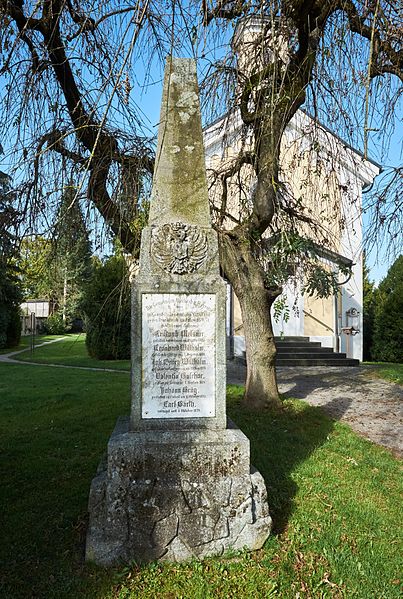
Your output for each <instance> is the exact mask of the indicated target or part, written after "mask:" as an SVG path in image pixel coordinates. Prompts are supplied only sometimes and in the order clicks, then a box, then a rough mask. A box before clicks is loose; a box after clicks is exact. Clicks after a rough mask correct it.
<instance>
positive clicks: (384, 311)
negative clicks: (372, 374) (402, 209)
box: [371, 255, 403, 363]
mask: <svg viewBox="0 0 403 599" xmlns="http://www.w3.org/2000/svg"><path fill="white" fill-rule="evenodd" d="M371 354H372V358H373V359H374V360H377V361H380V362H399V363H401V362H403V255H401V256H399V258H397V260H396V261H395V262H394V263H393V264H392V266H391V267H390V269H389V270H388V274H387V275H386V277H385V278H384V279H383V280H382V281H381V282H380V284H379V288H378V291H377V295H376V304H375V319H374V335H373V345H372V349H371Z"/></svg>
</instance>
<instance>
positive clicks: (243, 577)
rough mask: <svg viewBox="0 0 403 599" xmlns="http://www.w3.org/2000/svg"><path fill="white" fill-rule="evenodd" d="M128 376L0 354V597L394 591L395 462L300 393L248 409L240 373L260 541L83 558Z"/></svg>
mask: <svg viewBox="0 0 403 599" xmlns="http://www.w3.org/2000/svg"><path fill="white" fill-rule="evenodd" d="M49 347H52V348H54V349H56V347H59V344H54V345H52V346H49ZM52 351H53V350H52ZM129 385H130V383H129V377H122V376H121V374H119V373H116V374H115V373H106V372H91V371H80V370H64V369H56V368H49V367H46V366H43V367H42V366H38V367H35V366H30V365H28V364H23V363H21V365H19V364H18V365H16V364H1V363H0V437H1V447H0V451H1V455H2V461H1V467H0V468H1V481H2V483H1V486H0V494H1V496H2V502H1V505H2V510H1V519H2V521H3V522H2V524H1V531H2V534H1V541H2V542H1V544H0V558H1V564H2V565H1V569H2V572H1V576H0V580H2V583H0V596H1V597H2V599H3V598H4V599H11V598H12V599H19V598H21V599H22V598H24V599H27V598H31V597H32V598H33V597H35V598H41V599H64V598H71V599H129V598H130V599H138V598H140V599H143V598H161V599H162V598H164V599H176V598H180V597H182V598H186V599H187V598H189V599H193V598H196V599H197V598H200V599H204V598H209V597H211V598H212V597H214V598H222V599H226V598H228V597H233V598H236V599H238V598H240V599H243V598H245V599H249V598H255V597H256V598H259V599H260V597H267V598H270V597H280V598H285V599H288V598H290V599H291V598H292V599H295V597H297V596H299V597H300V598H301V599H302V598H310V597H312V598H323V599H325V598H333V597H343V598H346V599H350V598H361V599H369V598H372V597H374V598H376V599H382V598H384V599H393V598H395V597H396V598H397V597H401V591H402V589H401V588H399V577H400V566H401V561H400V556H401V553H402V542H401V524H400V523H401V503H400V502H401V499H400V494H401V491H402V481H401V478H400V469H399V467H400V462H399V461H398V460H396V459H394V458H393V456H392V455H391V454H390V453H389V452H388V451H386V450H385V449H382V448H380V447H377V446H375V445H373V444H371V443H370V442H367V441H365V440H364V439H362V438H361V437H358V436H357V435H355V434H354V433H353V432H352V431H351V430H350V429H349V428H348V427H347V426H345V425H343V424H340V423H334V422H333V421H331V420H329V419H328V418H327V417H326V416H324V414H323V413H322V412H321V410H320V409H319V408H314V407H310V406H308V405H307V404H306V403H304V402H298V401H292V400H287V401H286V402H285V410H284V413H280V414H275V415H274V414H271V413H264V414H260V415H256V414H251V413H248V412H247V411H245V410H244V409H243V408H242V407H241V405H240V397H241V394H242V389H241V388H239V387H235V386H231V387H229V389H228V412H229V414H230V416H231V418H232V419H233V420H235V422H237V424H238V425H239V426H240V427H241V428H242V430H243V431H244V432H245V433H246V434H247V435H248V436H249V438H250V440H251V452H252V463H253V464H254V465H255V466H256V467H257V468H258V469H259V470H260V471H261V473H262V474H263V476H264V478H265V480H266V484H267V488H268V494H269V503H270V507H271V513H272V517H273V520H274V523H275V530H274V533H273V534H272V536H271V537H270V538H269V540H268V542H267V543H266V545H265V547H264V549H262V550H260V551H258V552H255V553H251V554H247V553H242V552H238V553H236V554H229V555H227V556H225V557H222V558H211V559H207V560H205V561H203V562H196V561H193V562H190V563H187V564H182V565H178V564H167V565H161V564H151V565H149V566H143V567H138V566H136V565H135V564H132V565H129V566H126V567H121V568H114V569H112V570H105V569H103V568H98V567H96V566H93V565H87V564H85V563H84V561H83V548H84V540H85V528H86V509H87V499H88V492H89V487H90V483H91V479H92V477H93V476H94V473H95V470H96V466H97V463H98V460H99V458H100V457H101V455H102V453H103V452H104V450H105V448H106V443H107V440H108V437H109V434H110V432H111V429H112V428H113V426H114V423H115V419H116V417H117V416H118V415H120V414H125V413H128V411H129V402H130V400H129V395H130V388H129ZM298 594H299V595H298Z"/></svg>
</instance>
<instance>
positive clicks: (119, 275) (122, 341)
mask: <svg viewBox="0 0 403 599" xmlns="http://www.w3.org/2000/svg"><path fill="white" fill-rule="evenodd" d="M83 311H84V314H85V326H86V332H87V337H86V343H87V349H88V353H89V354H90V356H91V357H93V358H98V359H101V360H119V359H125V358H129V357H130V285H129V277H128V269H127V266H126V263H125V260H124V258H123V257H122V256H112V257H111V258H109V259H108V260H107V261H106V262H105V263H104V264H101V265H99V266H98V267H96V268H95V271H94V273H93V276H92V279H91V282H90V283H89V285H88V286H87V287H86V290H85V294H84V298H83Z"/></svg>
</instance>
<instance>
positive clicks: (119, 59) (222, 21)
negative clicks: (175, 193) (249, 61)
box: [0, 0, 403, 407]
mask: <svg viewBox="0 0 403 599" xmlns="http://www.w3.org/2000/svg"><path fill="white" fill-rule="evenodd" d="M0 10H1V17H2V20H3V27H2V31H1V34H0V35H1V42H2V43H1V51H2V54H3V58H4V67H3V69H2V73H3V76H4V77H6V79H7V83H6V86H5V96H4V98H3V107H4V109H3V116H2V119H3V120H2V124H3V129H4V131H5V132H6V133H8V134H9V136H10V138H12V137H13V136H14V139H15V140H16V152H17V154H19V155H20V156H22V158H23V160H25V165H26V175H27V176H26V184H25V185H24V186H23V191H24V192H25V196H24V197H25V198H28V199H29V202H28V203H29V205H30V206H31V215H32V216H35V215H37V214H40V213H43V212H44V211H46V209H48V207H49V205H50V204H51V200H52V197H54V196H55V189H54V188H53V189H49V185H48V181H49V178H51V180H52V181H55V182H56V181H57V176H56V174H57V173H58V172H63V169H61V168H60V166H61V162H66V161H68V162H71V163H72V164H73V165H74V168H75V171H76V173H77V176H78V178H77V180H80V181H81V185H82V186H83V187H85V188H86V189H87V195H88V199H89V201H90V202H91V203H92V204H93V205H94V206H95V207H96V208H97V209H98V210H99V212H100V214H101V215H102V216H103V217H104V218H105V220H106V222H107V223H108V224H109V226H110V227H111V230H112V231H113V232H114V234H115V235H116V236H118V237H119V239H120V241H121V243H122V245H123V247H125V248H126V250H127V251H129V252H132V253H133V254H136V252H137V248H138V238H139V236H138V231H137V229H135V228H133V227H132V224H131V222H130V221H128V220H127V219H126V218H125V215H124V213H123V212H122V207H121V205H120V203H119V194H117V193H115V192H114V189H115V188H116V181H119V179H121V178H122V173H123V172H124V170H125V168H129V170H130V172H131V174H132V175H133V174H135V176H136V177H137V178H140V177H143V176H144V175H146V174H147V173H150V172H151V171H152V157H151V152H150V149H149V144H148V143H147V142H146V140H145V134H146V131H145V129H144V128H143V127H142V126H141V111H140V109H139V108H138V104H137V102H138V101H139V96H138V95H136V97H133V93H132V87H133V85H135V81H136V77H141V73H142V71H143V70H144V69H143V66H142V65H143V64H152V63H153V60H154V59H157V60H158V59H160V58H161V56H163V55H164V54H167V53H168V54H169V53H171V52H173V51H175V49H176V48H178V47H180V48H181V49H180V50H179V51H180V53H181V54H184V53H186V52H188V53H191V55H193V54H197V53H199V54H200V55H205V56H206V62H207V64H209V63H211V64H209V69H208V73H207V74H208V77H207V79H206V83H205V85H204V86H203V89H205V90H207V91H208V90H210V91H211V93H212V96H213V98H214V100H221V99H222V98H226V102H221V101H218V103H216V104H214V105H213V109H214V108H216V109H217V110H218V111H221V110H222V109H223V108H224V105H225V107H226V108H228V107H230V108H231V109H234V107H235V106H238V108H239V111H240V115H241V120H242V123H243V126H244V129H245V131H248V132H249V133H250V135H251V136H252V139H253V144H252V148H251V150H250V151H248V152H247V153H246V152H245V153H240V155H239V158H238V160H237V161H236V162H235V164H234V165H233V167H232V171H233V174H236V172H239V171H240V170H241V169H242V168H243V167H244V166H245V165H249V166H250V167H251V168H252V169H253V173H254V176H255V178H256V185H255V187H254V193H253V196H252V198H251V201H250V206H251V208H250V210H249V211H247V212H246V214H245V215H244V217H243V218H242V219H241V220H240V222H238V223H236V226H235V227H233V228H232V229H228V228H226V227H224V226H222V227H220V226H219V225H218V231H219V238H220V252H221V262H222V267H223V270H224V272H225V273H226V275H227V277H228V278H229V280H230V282H231V283H232V285H233V287H234V289H235V290H236V293H237V295H238V297H239V300H240V303H241V306H242V311H243V314H244V321H245V337H246V346H247V359H248V378H247V387H246V394H245V399H246V401H247V402H248V403H249V404H253V405H255V406H256V407H261V406H264V405H267V404H268V403H270V402H274V403H277V402H278V400H279V398H278V391H277V386H276V380H275V369H274V359H275V346H274V341H273V333H272V328H271V323H270V306H271V304H272V303H273V300H274V298H275V297H276V296H277V294H278V293H279V288H278V285H277V284H275V285H273V278H272V277H268V276H267V272H268V268H271V265H270V263H269V264H267V261H266V262H265V261H262V259H261V256H262V252H261V248H262V244H261V243H260V240H261V239H262V238H263V236H264V234H265V232H266V231H267V230H268V229H269V228H270V227H271V225H272V224H273V222H274V220H275V219H276V218H277V217H278V216H279V215H281V214H283V215H288V216H289V217H290V218H296V219H299V218H304V213H303V211H301V210H299V206H298V205H296V203H295V201H294V199H290V198H288V197H287V195H286V194H283V193H282V187H281V183H280V177H279V169H280V161H279V156H280V146H281V139H282V136H283V134H284V131H285V128H286V126H287V124H288V123H289V122H290V120H291V119H292V118H293V116H294V115H295V113H296V111H297V110H298V109H299V108H300V107H301V106H303V105H304V103H305V105H306V104H307V102H308V101H310V103H311V106H312V108H313V110H314V114H315V115H318V114H320V115H325V116H326V115H328V119H329V120H330V121H331V122H332V124H333V125H334V126H338V127H339V129H340V127H341V126H343V130H344V131H345V132H353V133H354V132H358V135H357V136H355V137H356V138H357V137H359V132H360V131H362V132H363V144H364V151H365V150H366V147H367V145H368V139H369V136H370V135H371V130H372V129H373V128H375V127H374V125H375V123H374V121H373V120H372V121H371V117H372V115H373V114H374V111H375V110H376V111H378V113H381V112H382V110H383V117H384V122H385V123H386V125H387V123H388V122H390V119H388V116H390V114H391V113H393V110H394V108H395V104H396V101H397V99H398V96H399V94H400V91H399V88H397V86H396V85H395V84H394V83H393V79H394V78H395V79H396V80H397V79H400V80H401V79H403V74H402V61H403V53H402V52H403V51H402V48H401V21H400V17H399V12H398V8H397V5H396V4H395V3H393V2H389V0H377V1H376V2H372V1H371V0H370V1H369V2H367V1H366V2H364V1H362V0H343V1H341V0H303V1H302V2H301V1H300V0H283V1H281V0H278V1H277V0H273V1H272V2H269V3H267V2H257V3H255V4H251V3H250V2H246V0H228V1H223V0H216V1H215V2H211V3H207V2H204V1H203V2H201V3H199V2H193V1H191V2H186V3H185V2H180V1H175V0H172V2H171V3H166V4H164V5H161V3H153V2H151V1H150V0H139V2H137V3H135V4H130V3H125V2H123V3H119V4H117V3H116V1H115V0H106V1H105V2H102V3H96V4H94V3H89V2H87V0H65V1H63V0H40V1H39V2H36V3H32V2H24V1H23V0H0ZM250 16H255V17H257V18H260V19H262V17H264V18H263V19H262V22H263V29H262V34H261V35H260V39H259V40H257V41H256V42H255V44H256V47H257V50H258V54H259V60H256V61H254V64H253V68H252V69H251V70H242V69H241V68H238V67H237V66H236V65H235V64H234V60H233V55H232V56H231V55H230V56H229V58H225V57H224V53H223V51H222V44H223V43H225V44H226V47H227V48H228V40H229V38H230V32H231V31H233V30H234V24H236V23H238V21H239V19H240V18H245V17H250ZM189 23H192V24H194V25H192V26H189ZM280 38H281V39H282V40H285V42H286V44H285V46H286V52H282V51H281V52H280V48H281V46H282V45H283V44H280V43H278V41H279V39H280ZM270 40H271V46H270V45H269V41H270ZM273 41H274V43H273ZM214 49H216V55H217V56H219V57H220V60H219V61H218V64H213V62H212V59H211V58H210V57H214ZM259 49H260V51H259ZM131 76H132V77H133V79H132V80H131ZM147 77H148V79H147ZM147 81H150V73H149V72H148V73H147V75H146V82H147ZM235 82H237V83H236V84H237V88H236V91H235ZM213 83H214V84H217V85H213ZM217 86H218V87H217ZM226 90H229V92H230V93H226ZM231 90H232V92H233V93H231ZM133 100H134V102H133ZM354 102H355V107H356V109H357V110H356V111H355V112H354V111H353V110H351V109H350V108H351V105H353V104H354ZM382 107H384V108H382ZM352 115H357V121H354V120H353V119H352V118H351V117H352ZM378 120H380V121H381V120H382V119H378ZM359 121H360V122H359ZM376 125H377V127H376V128H378V129H383V131H387V130H388V129H387V126H385V127H383V123H382V122H378V123H376ZM15 128H17V134H16V133H15ZM347 141H350V139H348V140H347ZM20 168H21V165H20ZM50 173H52V175H51V177H49V174H50ZM395 181H397V179H396V180H395ZM389 191H390V190H389ZM22 197H23V196H21V198H22ZM137 199H138V200H139V201H140V203H141V198H140V199H139V198H137ZM137 205H138V204H137ZM394 214H395V215H397V217H399V211H395V213H394ZM400 214H401V212H400ZM394 226H396V220H395V225H394ZM397 230H398V229H397Z"/></svg>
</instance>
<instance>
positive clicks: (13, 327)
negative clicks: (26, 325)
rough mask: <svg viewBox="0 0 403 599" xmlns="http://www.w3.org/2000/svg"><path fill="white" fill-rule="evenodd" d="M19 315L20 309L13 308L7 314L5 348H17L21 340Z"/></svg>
mask: <svg viewBox="0 0 403 599" xmlns="http://www.w3.org/2000/svg"><path fill="white" fill-rule="evenodd" d="M21 328H22V327H21V313H20V308H19V307H18V308H17V307H15V308H14V309H13V310H12V311H11V313H10V314H9V319H8V326H7V333H6V336H7V347H17V345H18V344H19V342H20V339H21Z"/></svg>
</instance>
